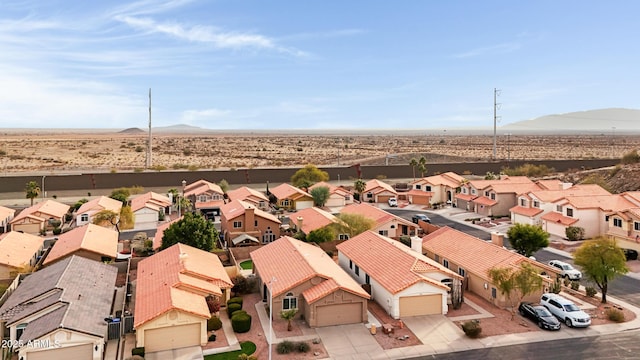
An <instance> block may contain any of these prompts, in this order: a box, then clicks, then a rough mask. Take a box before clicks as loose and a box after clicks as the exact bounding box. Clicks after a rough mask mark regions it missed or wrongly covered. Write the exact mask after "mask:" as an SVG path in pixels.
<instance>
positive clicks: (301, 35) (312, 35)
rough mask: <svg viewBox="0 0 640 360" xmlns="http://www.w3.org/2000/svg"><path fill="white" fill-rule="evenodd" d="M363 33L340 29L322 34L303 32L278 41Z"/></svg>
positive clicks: (361, 32)
mask: <svg viewBox="0 0 640 360" xmlns="http://www.w3.org/2000/svg"><path fill="white" fill-rule="evenodd" d="M364 33H366V31H365V30H362V29H340V30H329V31H324V32H305V33H299V34H292V35H286V36H282V37H280V38H279V39H280V40H307V39H330V38H339V37H348V36H356V35H360V34H364Z"/></svg>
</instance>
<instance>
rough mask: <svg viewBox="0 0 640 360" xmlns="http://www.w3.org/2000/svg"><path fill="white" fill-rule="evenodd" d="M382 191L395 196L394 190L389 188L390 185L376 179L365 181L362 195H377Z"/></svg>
mask: <svg viewBox="0 0 640 360" xmlns="http://www.w3.org/2000/svg"><path fill="white" fill-rule="evenodd" d="M383 191H388V192H391V193H393V194H397V192H396V190H395V189H394V188H393V187H391V185H389V184H387V183H386V182H384V181H380V180H378V179H371V180H369V181H367V184H366V186H365V189H364V191H363V193H368V192H372V193H375V194H377V193H380V192H383Z"/></svg>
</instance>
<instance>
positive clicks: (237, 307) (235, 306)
mask: <svg viewBox="0 0 640 360" xmlns="http://www.w3.org/2000/svg"><path fill="white" fill-rule="evenodd" d="M238 310H242V305H240V304H238V303H231V304H228V305H227V315H229V317H231V315H233V313H234V312H236V311H238Z"/></svg>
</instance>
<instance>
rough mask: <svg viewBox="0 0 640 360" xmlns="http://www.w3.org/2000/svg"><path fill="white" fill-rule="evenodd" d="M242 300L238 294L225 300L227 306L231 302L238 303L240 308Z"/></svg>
mask: <svg viewBox="0 0 640 360" xmlns="http://www.w3.org/2000/svg"><path fill="white" fill-rule="evenodd" d="M242 301H243V300H242V298H241V297H240V296H236V297H232V298H231V299H229V300H227V306H229V305H231V304H240V308H242Z"/></svg>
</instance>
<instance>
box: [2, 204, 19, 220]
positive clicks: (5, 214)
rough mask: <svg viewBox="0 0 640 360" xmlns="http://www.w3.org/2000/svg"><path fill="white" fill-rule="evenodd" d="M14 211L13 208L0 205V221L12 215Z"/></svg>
mask: <svg viewBox="0 0 640 360" xmlns="http://www.w3.org/2000/svg"><path fill="white" fill-rule="evenodd" d="M15 213H16V211H15V210H14V209H9V208H8V207H4V206H0V221H4V220H5V219H7V218H10V217H12V216H13V215H15Z"/></svg>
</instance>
